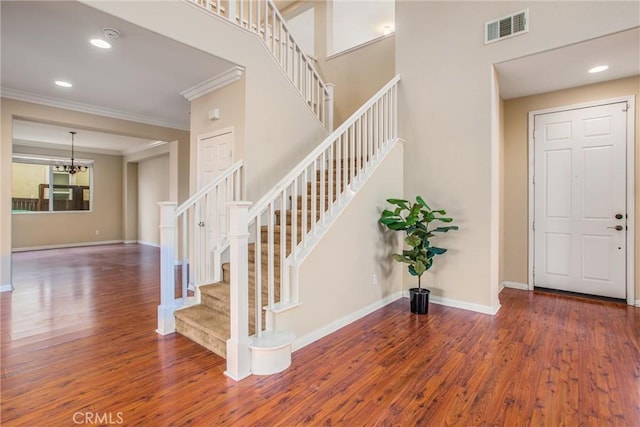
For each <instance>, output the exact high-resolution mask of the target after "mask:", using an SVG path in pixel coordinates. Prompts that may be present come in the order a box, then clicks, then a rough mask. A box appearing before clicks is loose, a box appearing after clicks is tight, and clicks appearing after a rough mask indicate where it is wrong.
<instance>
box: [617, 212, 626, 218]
mask: <svg viewBox="0 0 640 427" xmlns="http://www.w3.org/2000/svg"><path fill="white" fill-rule="evenodd" d="M623 217H624V216H623V215H622V214H620V213H619V214H616V219H622V218H623Z"/></svg>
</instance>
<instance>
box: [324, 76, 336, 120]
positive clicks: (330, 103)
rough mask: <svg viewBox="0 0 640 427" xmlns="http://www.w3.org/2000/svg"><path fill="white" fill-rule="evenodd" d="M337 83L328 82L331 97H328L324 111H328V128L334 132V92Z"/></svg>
mask: <svg viewBox="0 0 640 427" xmlns="http://www.w3.org/2000/svg"><path fill="white" fill-rule="evenodd" d="M335 87H336V85H334V84H333V83H327V92H328V93H329V97H328V98H327V100H326V101H325V102H326V105H325V106H324V108H325V109H324V111H326V113H327V121H326V123H325V125H326V126H327V130H328V131H329V132H333V92H334V90H335Z"/></svg>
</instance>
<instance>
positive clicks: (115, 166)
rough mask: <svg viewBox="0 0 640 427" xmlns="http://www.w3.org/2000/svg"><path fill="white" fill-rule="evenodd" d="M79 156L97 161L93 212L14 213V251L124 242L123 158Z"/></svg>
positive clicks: (43, 151) (51, 153)
mask: <svg viewBox="0 0 640 427" xmlns="http://www.w3.org/2000/svg"><path fill="white" fill-rule="evenodd" d="M14 150H15V152H16V153H23V154H41V155H48V156H55V157H65V156H66V155H67V154H68V152H66V151H64V150H52V149H43V148H35V147H24V146H14ZM76 155H77V156H78V158H82V159H90V160H93V161H94V164H93V169H92V172H93V201H92V210H91V211H90V212H56V213H33V214H19V213H17V214H13V218H12V227H11V228H12V247H13V249H24V248H34V247H41V246H54V245H72V244H77V243H88V242H103V241H107V242H108V241H114V240H115V241H119V240H122V196H121V194H122V157H120V156H110V155H107V154H97V153H87V152H82V151H76ZM36 197H37V196H36ZM96 232H98V233H99V234H96Z"/></svg>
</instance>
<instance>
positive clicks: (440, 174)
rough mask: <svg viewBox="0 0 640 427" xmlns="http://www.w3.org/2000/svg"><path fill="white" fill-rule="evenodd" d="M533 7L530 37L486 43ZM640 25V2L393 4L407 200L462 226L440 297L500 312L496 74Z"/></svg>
mask: <svg viewBox="0 0 640 427" xmlns="http://www.w3.org/2000/svg"><path fill="white" fill-rule="evenodd" d="M526 7H528V8H529V23H530V31H529V33H528V34H525V35H522V36H518V37H513V38H510V39H507V40H504V41H500V42H497V43H492V44H490V45H485V44H484V22H486V21H488V20H490V19H493V18H496V17H500V16H504V15H507V14H509V13H512V12H516V11H519V10H522V9H523V8H526ZM639 21H640V10H639V4H638V3H637V2H615V1H603V2H578V1H576V2H412V1H398V2H396V68H397V73H398V74H400V75H401V76H402V81H401V82H400V86H401V89H400V100H399V108H400V135H401V137H403V138H404V139H405V140H406V141H407V143H406V150H405V175H404V180H405V195H406V196H407V197H413V196H414V195H415V194H422V195H423V196H424V197H425V198H426V199H427V200H428V201H431V202H432V203H433V204H434V205H436V206H439V207H443V208H445V209H447V210H448V211H449V213H450V214H451V216H453V218H455V219H456V220H457V221H458V224H459V225H460V231H459V232H457V233H455V234H453V235H451V236H447V246H446V247H448V248H449V253H448V254H447V257H446V259H445V260H443V262H440V263H439V265H436V266H435V267H434V268H433V269H432V270H431V271H430V272H429V273H427V283H430V284H429V285H428V286H430V287H431V289H432V291H433V294H435V295H436V296H440V297H443V298H450V299H451V300H455V301H461V302H465V303H469V304H474V307H476V308H484V309H486V311H492V310H496V309H497V308H498V307H499V302H498V280H499V278H498V271H499V270H498V266H499V253H498V251H497V250H496V249H497V245H495V242H496V241H499V229H498V228H499V227H497V226H496V223H495V222H492V215H495V214H496V213H495V211H496V206H498V207H499V193H500V188H499V180H498V179H496V178H499V177H500V174H501V170H500V167H499V164H500V158H499V149H498V148H499V135H498V134H495V128H496V127H495V122H496V121H495V120H493V121H492V117H493V116H495V115H498V106H497V105H492V103H494V104H495V94H494V93H493V91H492V85H493V81H492V79H493V74H492V65H493V64H495V63H498V62H502V61H506V60H509V59H513V58H516V57H519V56H525V55H530V54H534V53H537V52H541V51H544V50H548V49H553V48H557V47H560V46H563V45H567V44H571V43H577V42H580V41H583V40H587V39H590V38H595V37H599V36H602V35H605V34H610V33H613V32H617V31H621V30H625V29H629V28H632V27H635V26H637V25H639ZM492 123H493V126H492ZM492 129H493V131H492ZM498 210H499V209H498ZM409 280H411V279H410V278H408V277H407V278H406V279H405V282H408V281H409Z"/></svg>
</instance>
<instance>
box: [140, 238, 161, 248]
mask: <svg viewBox="0 0 640 427" xmlns="http://www.w3.org/2000/svg"><path fill="white" fill-rule="evenodd" d="M136 242H137V243H138V244H139V245H145V246H153V247H154V248H159V247H160V244H159V243H151V242H145V241H144V240H137V241H136Z"/></svg>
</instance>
